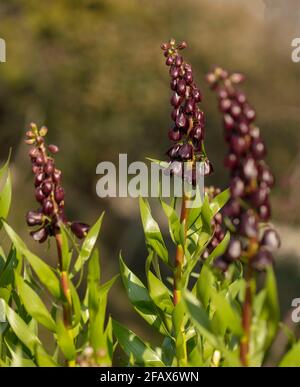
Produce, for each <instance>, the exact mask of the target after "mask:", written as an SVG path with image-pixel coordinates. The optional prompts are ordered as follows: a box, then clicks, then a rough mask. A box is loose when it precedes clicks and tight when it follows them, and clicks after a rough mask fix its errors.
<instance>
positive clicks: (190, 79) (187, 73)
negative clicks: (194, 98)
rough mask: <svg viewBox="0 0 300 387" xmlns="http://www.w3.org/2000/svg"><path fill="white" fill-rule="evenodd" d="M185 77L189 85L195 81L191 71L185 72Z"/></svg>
mask: <svg viewBox="0 0 300 387" xmlns="http://www.w3.org/2000/svg"><path fill="white" fill-rule="evenodd" d="M184 79H185V81H186V83H187V84H188V85H190V84H191V83H192V82H193V73H192V72H190V71H187V72H186V73H185V74H184Z"/></svg>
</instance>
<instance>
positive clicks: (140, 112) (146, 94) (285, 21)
mask: <svg viewBox="0 0 300 387" xmlns="http://www.w3.org/2000/svg"><path fill="white" fill-rule="evenodd" d="M299 8H300V7H299V3H298V2H297V0H296V1H294V0H273V1H268V0H265V1H263V0H252V1H251V2H247V1H237V0H215V1H209V0H185V1H184V2H174V1H171V0H164V1H158V0H151V1H150V0H73V1H70V0H60V1H52V2H49V1H46V0H39V1H38V0H35V1H34V0H1V3H0V37H1V38H3V39H5V40H6V45H7V62H6V63H1V64H0V155H1V158H2V159H3V161H4V159H5V158H6V157H7V154H8V152H9V148H10V147H12V148H13V157H12V171H13V187H14V190H13V207H12V210H11V214H10V223H11V224H12V225H13V226H15V228H16V229H17V231H18V232H19V233H20V234H21V235H22V236H23V237H24V238H25V240H26V241H27V242H28V244H29V245H30V247H31V248H32V249H34V250H35V251H37V252H38V253H40V254H42V255H43V256H44V257H45V259H48V260H52V261H53V263H54V262H55V256H54V254H52V250H51V248H50V250H47V248H46V247H45V246H39V245H36V244H35V243H34V242H33V241H32V240H30V237H29V236H28V230H27V228H26V225H25V222H24V216H25V213H26V212H27V211H28V209H30V208H35V205H36V204H35V202H34V198H33V184H32V176H31V170H30V163H29V160H28V157H27V151H28V150H27V147H26V146H25V145H24V134H25V128H26V126H27V125H28V124H29V123H30V122H31V121H35V122H37V123H38V124H39V125H42V124H45V125H47V126H48V127H49V141H50V142H52V143H55V144H57V145H58V146H59V147H60V149H61V152H60V153H59V154H58V156H57V164H58V166H59V167H61V169H62V170H63V174H64V186H65V188H66V191H67V197H66V208H67V214H68V216H69V218H71V219H79V220H83V221H86V222H89V223H93V222H94V221H95V220H96V218H97V217H98V215H99V213H100V212H101V211H103V210H104V209H105V210H106V216H105V221H104V225H103V231H102V235H101V244H100V248H101V259H102V264H103V276H104V277H105V278H108V277H109V276H111V275H112V274H113V273H116V272H117V271H118V253H119V250H120V249H122V251H123V255H124V257H125V259H126V261H127V262H128V263H129V265H131V266H134V267H135V269H136V271H140V272H141V273H142V272H143V266H144V262H145V255H146V249H145V247H144V244H143V234H142V230H141V224H140V220H139V213H138V204H137V201H136V200H134V199H121V198H119V199H105V200H103V199H99V198H98V197H97V196H96V191H95V186H96V182H97V176H96V173H95V170H96V166H97V164H98V163H99V162H101V161H104V160H110V161H115V162H116V161H117V160H118V155H119V153H128V158H129V161H134V160H144V159H145V157H147V156H148V157H152V158H163V157H164V156H163V155H164V152H165V150H166V149H167V147H168V139H167V131H168V129H169V126H170V125H171V120H170V106H169V96H170V90H169V75H168V71H167V68H166V66H165V63H164V62H165V60H164V57H163V55H162V51H161V50H160V43H161V42H163V41H166V40H168V39H169V38H171V37H174V38H176V40H178V41H179V40H186V41H187V42H188V48H187V49H186V50H185V56H186V58H187V60H188V62H190V63H191V64H192V65H193V68H194V73H195V77H196V80H197V82H198V83H199V84H200V86H202V91H203V94H204V102H203V104H202V107H203V109H204V110H205V112H206V118H207V129H206V133H207V134H206V141H207V146H206V148H207V151H208V154H209V156H210V159H211V160H212V161H213V163H214V167H215V174H214V176H213V177H211V178H209V180H208V181H207V184H217V185H219V186H221V187H223V188H224V187H226V183H227V180H228V178H227V172H226V170H225V169H224V168H223V165H222V160H223V156H224V154H225V152H226V149H225V147H224V144H223V137H222V128H221V117H220V115H219V114H218V112H217V107H216V101H215V97H214V95H213V93H211V92H210V91H209V90H208V88H207V86H206V85H205V83H204V76H205V74H206V72H207V71H208V70H209V69H210V68H211V66H212V65H214V64H220V65H221V66H223V67H225V68H228V69H229V70H231V71H234V70H236V71H241V72H243V73H245V74H246V75H247V82H246V83H245V86H244V89H245V91H246V93H247V95H248V97H249V100H250V102H251V103H252V104H253V105H254V107H255V108H256V110H257V117H258V119H257V122H258V125H259V126H260V127H261V129H262V133H263V137H264V138H265V140H266V142H267V146H268V151H269V152H268V161H269V163H270V165H271V167H272V169H273V171H274V173H275V176H276V181H277V184H276V188H275V189H274V192H273V197H272V201H273V215H274V216H273V219H274V223H276V225H277V227H278V228H279V230H280V232H281V236H282V240H283V245H282V249H281V252H280V254H279V256H278V257H277V265H276V269H277V272H278V278H279V289H280V298H281V306H282V317H283V318H284V319H285V320H286V322H287V323H288V324H289V325H290V326H291V327H292V329H295V330H296V329H297V328H296V326H295V324H293V323H292V322H291V321H290V312H291V302H292V299H293V298H296V297H300V251H299V248H298V245H299V243H298V240H299V236H300V234H299V230H300V204H299V199H298V197H299V190H300V131H299V122H300V109H299V103H300V93H299V82H300V80H299V79H300V77H299V75H300V63H299V64H297V63H293V62H292V60H291V52H292V48H291V40H292V39H293V38H295V37H298V36H297V32H299V33H298V35H299V34H300V23H299ZM153 205H154V210H155V212H156V215H157V217H158V219H160V217H161V214H160V213H159V212H158V211H157V209H156V208H155V203H153ZM160 221H161V222H162V224H163V226H162V228H163V230H165V231H167V227H166V223H165V220H164V219H163V218H161V219H160ZM141 276H142V274H141ZM110 309H111V311H112V313H113V314H114V316H116V317H118V318H119V319H120V320H122V321H123V322H125V323H128V324H129V325H130V327H131V328H133V329H135V330H136V331H137V332H138V333H140V334H142V335H144V336H146V337H148V338H151V333H149V332H148V331H147V330H146V326H145V324H144V323H143V321H141V320H140V319H139V318H136V317H135V316H134V314H133V312H132V311H131V308H130V306H129V304H128V302H127V301H126V297H125V295H124V292H123V290H122V287H121V285H118V286H117V287H115V289H114V291H113V292H112V294H111V297H110ZM279 347H280V346H279Z"/></svg>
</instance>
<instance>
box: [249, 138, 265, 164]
mask: <svg viewBox="0 0 300 387" xmlns="http://www.w3.org/2000/svg"><path fill="white" fill-rule="evenodd" d="M251 151H252V153H253V156H254V157H255V158H256V159H257V160H261V159H263V158H264V157H265V155H266V148H265V144H264V143H263V141H261V140H260V139H255V140H253V142H252V144H251Z"/></svg>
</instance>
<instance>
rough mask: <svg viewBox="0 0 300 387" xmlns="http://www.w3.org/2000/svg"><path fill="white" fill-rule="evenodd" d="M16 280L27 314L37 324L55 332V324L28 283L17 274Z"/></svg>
mask: <svg viewBox="0 0 300 387" xmlns="http://www.w3.org/2000/svg"><path fill="white" fill-rule="evenodd" d="M15 280H16V284H17V288H18V292H19V296H20V298H21V300H22V302H23V304H24V306H25V309H26V310H27V312H28V313H29V314H30V315H31V316H32V317H33V318H34V319H36V321H37V322H39V323H40V324H42V325H44V326H45V327H46V328H48V329H49V330H50V331H52V332H55V331H56V326H55V322H54V320H53V319H52V317H51V315H50V313H49V312H48V310H47V308H46V306H45V305H44V303H43V302H42V300H41V299H40V297H39V296H38V295H37V294H36V292H35V291H34V290H33V289H32V288H31V287H30V286H29V285H27V284H26V282H24V281H23V279H22V277H21V276H19V275H17V274H15Z"/></svg>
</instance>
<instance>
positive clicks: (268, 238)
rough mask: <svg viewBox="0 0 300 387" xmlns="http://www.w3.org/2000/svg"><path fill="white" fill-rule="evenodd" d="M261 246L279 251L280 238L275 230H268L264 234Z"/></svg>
mask: <svg viewBox="0 0 300 387" xmlns="http://www.w3.org/2000/svg"><path fill="white" fill-rule="evenodd" d="M261 244H262V245H263V246H265V247H266V248H268V249H269V250H270V251H274V250H277V249H279V247H280V244H281V242H280V237H279V235H278V233H277V232H276V231H275V230H274V229H268V230H266V231H265V232H264V234H263V237H262V241H261Z"/></svg>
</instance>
